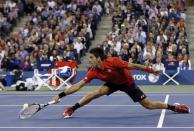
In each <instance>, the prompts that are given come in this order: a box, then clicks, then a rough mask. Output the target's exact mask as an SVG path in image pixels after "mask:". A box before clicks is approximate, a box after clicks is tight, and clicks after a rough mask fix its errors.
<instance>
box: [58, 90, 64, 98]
mask: <svg viewBox="0 0 194 131" xmlns="http://www.w3.org/2000/svg"><path fill="white" fill-rule="evenodd" d="M58 96H59V98H62V97H64V96H66V94H65V92H64V91H63V92H61V93H59V94H58Z"/></svg>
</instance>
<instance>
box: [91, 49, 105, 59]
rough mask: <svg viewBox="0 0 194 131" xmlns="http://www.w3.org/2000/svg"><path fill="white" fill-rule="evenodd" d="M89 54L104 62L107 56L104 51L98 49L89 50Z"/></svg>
mask: <svg viewBox="0 0 194 131" xmlns="http://www.w3.org/2000/svg"><path fill="white" fill-rule="evenodd" d="M90 53H91V54H93V55H94V56H95V57H100V58H101V60H105V59H106V58H107V56H106V55H105V53H104V51H103V49H102V48H100V47H95V48H92V49H91V50H90Z"/></svg>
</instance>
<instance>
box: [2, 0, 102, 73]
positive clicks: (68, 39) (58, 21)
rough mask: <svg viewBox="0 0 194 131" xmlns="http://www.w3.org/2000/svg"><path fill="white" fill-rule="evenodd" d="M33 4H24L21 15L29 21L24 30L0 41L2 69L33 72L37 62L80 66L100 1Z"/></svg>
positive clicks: (47, 0)
mask: <svg viewBox="0 0 194 131" xmlns="http://www.w3.org/2000/svg"><path fill="white" fill-rule="evenodd" d="M24 1H25V0H24ZM10 2H11V1H10ZM35 2H36V3H34V1H32V0H26V1H25V2H24V3H25V4H24V7H23V8H24V10H25V13H26V14H22V15H29V17H30V19H29V21H28V22H27V23H26V24H25V25H24V29H23V30H21V31H20V32H15V33H12V34H11V35H9V36H7V37H5V38H3V39H2V38H0V57H1V68H5V69H9V70H13V69H22V70H32V69H33V67H35V66H36V64H37V63H39V62H47V61H60V60H77V62H78V63H81V61H80V58H81V56H83V55H84V54H85V52H86V51H87V50H88V48H89V46H90V44H91V40H92V39H95V32H96V30H97V26H98V23H99V21H100V20H101V16H102V13H103V0H99V1H98V0H37V1H35ZM35 4H36V5H35Z"/></svg>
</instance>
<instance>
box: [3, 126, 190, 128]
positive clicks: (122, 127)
mask: <svg viewBox="0 0 194 131" xmlns="http://www.w3.org/2000/svg"><path fill="white" fill-rule="evenodd" d="M155 128H156V127H146V126H145V127H112V126H111V127H96V126H94V127H92V126H91V127H90V126H81V127H74V126H73V127H71V126H67V127H42V126H41V127H31V126H29V127H23V126H21V127H19V126H15V127H6V126H2V127H0V129H155ZM163 128H165V129H194V127H163Z"/></svg>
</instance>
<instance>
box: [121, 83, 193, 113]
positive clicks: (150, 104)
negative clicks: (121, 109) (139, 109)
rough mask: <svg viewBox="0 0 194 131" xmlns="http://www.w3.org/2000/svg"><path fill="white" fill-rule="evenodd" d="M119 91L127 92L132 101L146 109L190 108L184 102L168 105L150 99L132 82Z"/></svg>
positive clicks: (174, 109) (181, 111) (187, 109)
mask: <svg viewBox="0 0 194 131" xmlns="http://www.w3.org/2000/svg"><path fill="white" fill-rule="evenodd" d="M121 91H124V92H125V93H127V94H128V95H129V96H130V97H131V98H132V100H133V101H134V102H139V103H140V104H141V105H142V106H143V107H145V108H147V109H169V110H172V111H175V112H180V113H189V112H190V109H189V107H188V106H186V105H185V104H180V105H170V104H166V103H164V102H160V101H151V100H150V99H149V98H148V97H147V96H146V95H145V93H144V92H143V91H142V90H141V89H140V88H139V87H137V86H136V84H135V83H134V84H132V85H130V86H123V87H122V88H121Z"/></svg>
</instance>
